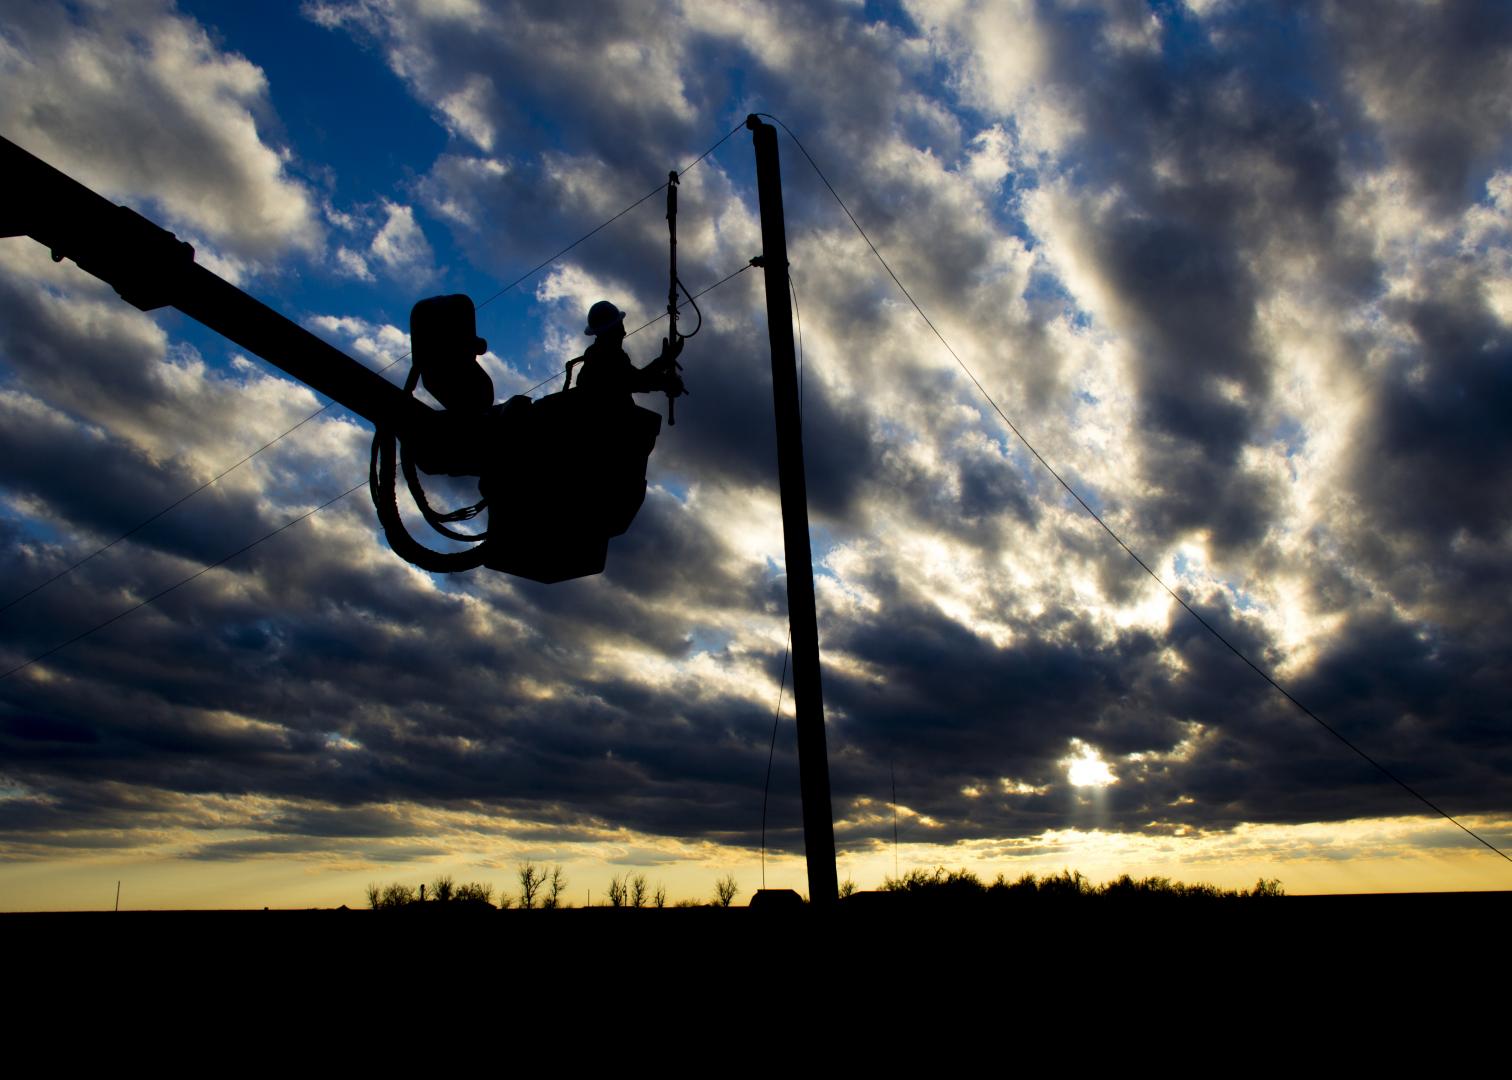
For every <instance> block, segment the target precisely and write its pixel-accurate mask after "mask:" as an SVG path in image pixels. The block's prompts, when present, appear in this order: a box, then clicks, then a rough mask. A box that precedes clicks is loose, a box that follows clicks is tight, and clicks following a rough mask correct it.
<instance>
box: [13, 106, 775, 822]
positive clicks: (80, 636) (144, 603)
mask: <svg viewBox="0 0 1512 1080" xmlns="http://www.w3.org/2000/svg"><path fill="white" fill-rule="evenodd" d="M742 126H743V125H742ZM738 130H740V129H739V128H735V129H734V130H732V131H731V132H730V135H733V134H734V132H735V131H738ZM730 135H726V136H725V137H724V138H723V139H720V140H719V142H718V143H715V144H714V146H712V147H710V148H709V149H708V150H705V151H704V152H703V154H701V155H699V157H698V159H697V160H695V161H694V162H693V163H692V164H690V165H688V166H687V168H685V169H683V172H687V171H688V169H691V168H693V166H694V165H697V164H698V162H700V161H702V160H703V159H704V158H706V157H708V156H709V154H711V153H713V152H714V150H715V149H716V148H718V146H719V145H720V143H723V142H724V141H725V140H726V139H728V138H729V137H730ZM664 187H666V184H663V185H662V188H664ZM660 190H661V188H658V189H657V191H660ZM655 193H656V192H652V194H653V195H654V194H655ZM640 202H645V199H641V200H640ZM636 205H639V204H638V203H637V204H636ZM632 209H633V207H632ZM624 213H625V212H624V211H622V212H621V213H620V214H618V215H616V217H622V216H623V215H624ZM611 220H612V219H611ZM606 224H607V223H606ZM599 228H603V226H600V227H599ZM594 231H595V232H597V231H598V230H597V229H595V230H594ZM591 235H592V233H589V234H587V235H585V236H584V237H582V238H580V239H579V241H577V242H576V243H574V244H570V245H568V246H567V247H565V248H563V249H562V251H561V252H558V253H557V255H554V256H552V259H548V260H547V261H546V262H545V263H542V264H541V266H546V265H549V264H550V262H552V261H554V260H555V259H557V258H560V257H561V255H562V254H565V253H566V252H568V251H570V250H572V248H573V247H575V246H576V244H577V243H581V241H582V240H583V239H586V238H587V236H591ZM752 265H753V264H752V263H750V262H747V263H746V264H745V265H744V266H742V267H741V268H740V269H739V270H736V271H735V272H733V273H731V274H726V275H725V276H724V277H722V278H720V279H719V280H718V281H716V282H714V284H712V285H709V286H707V287H706V288H704V289H701V290H700V291H698V292H696V293H694V294H693V295H692V296H690V297H688V299H687V300H686V301H684V303H683V304H680V305H678V306H679V307H682V306H685V305H686V304H688V303H692V302H693V301H694V300H697V299H698V298H699V297H701V296H703V295H704V294H705V293H710V292H713V291H714V290H715V289H717V288H719V287H720V286H721V285H724V284H725V283H726V282H729V281H731V280H733V279H735V278H737V277H739V276H740V275H741V274H743V273H745V272H746V271H747V270H749V269H750V268H751V266H752ZM540 268H541V267H540V266H538V267H536V270H539V269H540ZM534 272H535V271H532V273H534ZM529 276H530V275H529V274H526V275H524V276H522V277H520V278H518V279H516V280H515V281H514V282H511V283H510V285H509V286H507V287H506V288H505V289H503V290H500V291H499V292H498V293H495V294H494V296H492V297H490V298H489V300H493V299H496V298H498V297H499V296H501V295H503V293H504V292H506V291H508V289H509V288H513V287H514V286H515V285H518V284H519V283H520V282H521V281H524V280H525V278H526V277H529ZM488 302H489V301H488V300H485V301H484V303H485V304H486V303H488ZM478 306H479V307H482V306H483V305H482V304H479V305H478ZM666 317H667V315H666V312H662V314H661V315H659V316H657V318H655V319H652V320H650V322H646V323H643V324H642V325H640V326H638V327H636V328H635V329H634V330H632V331H630V333H629V334H626V335H625V336H626V337H629V336H630V334H637V333H639V332H640V331H642V330H644V329H646V327H648V326H650V325H652V324H653V323H655V322H657V321H659V320H660V319H665V318H666ZM407 356H409V353H405V354H404V355H403V356H400V357H398V358H396V359H394V360H392V361H391V362H389V363H388V364H387V365H385V366H384V367H383V368H381V369H379V370H380V374H381V373H382V372H384V371H387V370H388V369H389V368H391V367H393V366H394V365H395V364H397V363H399V361H401V360H403V359H404V358H405V357H407ZM554 378H556V376H555V375H552V376H550V377H549V378H548V379H546V380H543V381H542V382H540V383H537V384H536V386H535V387H532V388H531V389H532V390H534V389H537V388H539V387H540V386H544V385H545V383H546V382H549V381H550V380H551V379H554ZM526 392H527V393H529V391H526ZM332 404H334V402H328V403H327V404H325V405H324V406H322V407H321V408H319V409H317V410H316V411H315V412H313V413H311V414H310V415H309V416H307V417H305V418H304V419H303V420H301V421H300V422H299V423H297V424H295V425H294V426H293V427H291V428H290V429H289V430H288V431H285V432H284V433H283V435H279V436H278V437H277V438H275V439H272V440H270V441H269V442H267V443H264V444H263V445H262V446H261V447H259V448H258V449H257V450H254V451H253V452H252V453H250V454H248V455H247V456H246V457H244V458H242V459H241V460H240V461H238V462H237V463H236V464H235V465H232V466H230V468H227V469H226V470H224V471H223V472H221V473H220V474H219V475H217V476H215V477H212V478H211V479H209V480H207V481H205V482H204V483H203V484H201V485H200V486H199V487H197V488H195V489H194V490H193V491H191V492H189V493H188V494H187V495H184V496H182V497H181V498H180V499H178V500H177V501H176V502H174V503H173V504H172V505H170V506H167V507H164V508H163V509H162V510H160V511H158V512H157V513H156V514H154V515H153V516H152V517H151V518H148V519H147V520H146V521H144V522H142V523H141V524H140V525H137V526H136V527H135V528H133V529H131V530H129V531H128V532H126V533H124V534H123V535H121V536H119V537H117V538H116V539H115V540H112V541H111V542H110V543H109V544H106V545H105V546H104V547H102V548H100V549H99V551H95V552H94V553H93V554H90V555H88V556H86V557H85V558H83V559H80V560H79V561H78V562H77V563H75V564H74V565H73V566H71V567H69V568H68V569H67V570H63V571H61V572H59V573H57V574H55V575H53V576H52V577H51V578H49V579H48V580H47V581H44V582H42V584H40V585H37V586H35V587H33V588H32V589H31V590H29V591H28V592H26V593H23V594H22V595H21V596H18V597H16V598H15V599H14V600H11V601H10V602H9V603H7V604H6V605H5V607H3V608H0V612H3V611H4V610H5V609H6V608H9V607H11V606H12V605H14V604H16V603H19V602H20V601H22V600H24V599H26V597H28V596H30V595H31V594H32V593H34V592H37V591H39V590H40V589H43V588H45V587H46V586H47V585H49V584H51V583H52V582H54V581H56V580H57V579H58V578H60V577H63V576H64V575H65V574H67V573H69V571H70V570H73V569H76V568H78V567H79V566H82V565H84V563H86V562H88V561H89V560H90V559H92V558H94V557H95V555H98V554H100V552H102V551H105V550H107V549H109V548H111V547H113V546H114V545H115V544H118V543H120V542H121V541H122V540H124V539H126V537H128V536H130V535H131V534H132V533H135V532H137V531H139V530H141V529H142V528H144V527H145V526H147V525H149V524H151V523H152V522H153V521H156V520H157V519H158V518H160V517H162V516H163V515H164V514H166V513H168V511H170V510H172V509H173V508H174V507H175V506H178V505H179V504H180V503H183V502H185V501H187V500H188V499H190V498H192V497H193V496H195V495H197V494H198V493H199V492H201V491H203V490H205V488H207V487H209V486H210V485H211V484H213V483H215V481H216V480H219V479H220V478H221V477H222V476H225V475H226V474H227V473H229V472H231V471H232V470H233V469H236V468H238V467H240V466H241V465H244V464H246V463H247V462H248V461H250V460H252V458H254V457H256V456H257V455H258V454H260V453H262V451H264V450H266V449H267V448H268V447H270V446H272V445H273V443H275V442H277V441H278V440H279V439H281V438H283V437H284V435H288V434H289V433H290V432H293V431H295V430H297V429H299V428H300V427H302V426H303V425H305V424H307V423H309V422H310V421H311V420H313V419H315V417H317V416H319V415H320V414H321V413H323V412H325V411H326V410H327V409H329V408H330V407H331V405H332ZM365 483H366V481H364V484H365ZM362 486H363V484H358V485H357V487H354V488H349V489H348V490H346V491H344V492H342V493H341V494H340V495H337V496H336V497H335V498H333V499H329V500H327V501H326V502H324V503H321V504H320V505H319V506H317V507H315V508H314V509H313V510H310V511H308V512H306V513H304V514H301V515H300V516H299V517H297V518H294V519H293V520H292V521H289V522H286V523H285V524H283V525H280V526H279V527H278V528H276V529H274V530H273V531H272V532H270V533H267V534H265V535H263V536H261V537H259V538H258V539H256V540H254V541H252V542H251V543H250V544H247V545H246V546H244V547H241V548H238V549H237V550H236V551H233V552H232V553H231V554H230V555H227V556H226V557H225V558H223V559H220V560H219V561H217V562H213V563H211V564H209V565H208V566H205V567H202V568H201V569H200V570H198V571H196V572H195V573H193V574H191V575H190V576H189V577H187V578H184V579H183V580H182V581H179V582H177V583H175V584H173V585H170V586H169V587H168V588H166V589H163V590H162V591H161V592H158V593H155V594H154V595H152V596H149V597H147V598H146V599H145V600H142V601H140V602H139V603H137V604H135V605H133V606H132V607H129V608H127V609H126V610H124V611H122V612H119V613H118V614H116V615H113V616H111V617H110V618H109V619H106V620H105V621H104V622H102V623H99V624H97V625H95V626H93V627H91V628H89V629H88V630H85V631H84V632H83V633H80V634H76V635H74V636H73V637H71V638H69V639H68V640H67V641H64V642H62V643H60V644H58V645H55V646H53V647H52V648H51V649H48V650H47V651H46V652H44V653H40V654H39V655H37V656H34V657H32V658H31V659H30V660H27V661H25V662H24V663H21V664H18V665H17V666H16V667H13V668H11V669H10V670H9V671H6V672H4V673H3V674H0V680H4V679H7V678H9V677H10V676H11V675H14V674H15V673H16V672H18V671H20V670H21V669H22V668H25V667H29V666H30V665H32V664H35V663H36V662H37V661H38V660H43V659H46V658H47V657H49V656H51V655H53V653H56V652H58V651H59V650H61V649H64V648H67V647H68V646H69V645H72V644H73V643H74V642H76V641H81V640H83V639H84V638H86V637H89V636H90V635H91V634H93V633H96V632H97V631H99V630H103V629H104V628H105V627H107V626H109V625H111V624H112V623H114V622H116V621H118V620H120V619H123V618H125V617H126V616H127V615H130V614H131V613H132V612H133V611H136V610H138V609H139V608H143V607H146V606H147V605H148V604H150V603H152V602H153V601H154V600H157V599H158V598H159V597H162V596H166V595H168V593H170V592H172V591H173V590H174V589H177V588H179V587H180V586H182V585H186V584H188V583H189V582H191V581H193V580H194V579H195V578H197V577H199V576H200V575H201V574H204V573H206V572H208V571H210V570H213V569H215V568H216V567H217V566H220V565H222V564H223V563H226V562H228V561H230V560H231V559H234V558H235V557H236V556H238V555H240V554H241V553H242V552H244V551H249V550H251V549H252V548H254V547H256V546H257V545H258V544H261V543H262V542H263V541H264V540H268V539H270V538H271V537H273V536H276V535H277V534H279V533H280V532H283V530H284V529H287V528H288V527H289V526H291V525H294V524H297V523H298V522H300V521H303V520H304V519H305V518H307V517H310V516H311V515H313V514H317V513H319V512H320V511H321V510H324V509H325V508H326V507H328V506H330V505H332V504H333V503H337V502H340V501H341V500H342V499H344V498H346V497H347V496H348V495H350V494H352V492H354V491H356V490H357V489H358V488H361V487H362ZM785 670H786V661H785V660H784V671H785ZM778 707H779V709H780V708H781V702H780V700H779V702H778ZM764 822H765V810H764V809H763V823H764Z"/></svg>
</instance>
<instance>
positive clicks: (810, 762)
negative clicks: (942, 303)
mask: <svg viewBox="0 0 1512 1080" xmlns="http://www.w3.org/2000/svg"><path fill="white" fill-rule="evenodd" d="M746 127H748V128H750V129H751V132H752V134H753V136H754V142H755V146H756V191H757V195H758V196H759V198H760V200H761V263H762V269H763V271H765V274H766V300H767V334H768V337H769V339H770V340H771V344H772V400H773V403H774V404H775V406H776V414H777V477H778V483H779V484H780V485H781V491H782V538H783V550H784V554H785V556H786V558H787V592H788V625H789V627H790V628H791V630H792V635H793V700H794V702H795V703H796V705H797V708H798V785H799V789H800V790H801V792H802V794H803V847H804V852H805V853H806V855H807V856H808V879H809V903H811V904H814V905H815V906H817V907H822V908H828V907H833V906H834V904H835V903H836V901H837V900H838V899H839V882H838V881H837V875H836V873H835V820H834V815H833V813H832V811H831V809H830V785H829V752H828V750H827V749H826V747H825V740H824V690H823V688H822V687H821V686H820V681H819V624H818V619H817V618H816V617H815V614H814V567H813V555H812V553H811V552H810V550H809V531H808V486H807V484H806V483H805V481H804V476H803V428H802V426H801V424H800V417H799V412H798V365H797V362H796V361H795V359H794V356H793V306H792V303H791V302H790V301H789V299H788V262H787V225H786V222H785V221H784V219H783V214H782V169H781V167H780V165H779V163H778V160H777V129H776V128H774V127H772V125H770V124H766V123H763V122H762V121H761V120H760V119H758V118H757V117H756V116H755V115H751V116H748V117H746Z"/></svg>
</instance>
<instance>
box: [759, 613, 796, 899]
mask: <svg viewBox="0 0 1512 1080" xmlns="http://www.w3.org/2000/svg"><path fill="white" fill-rule="evenodd" d="M792 652H793V635H792V632H791V631H789V633H788V640H787V648H785V649H783V650H782V676H781V678H779V679H778V680H777V707H776V708H775V709H773V710H772V744H771V745H770V746H769V747H767V767H766V782H765V783H763V784H762V785H761V887H762V888H763V889H764V888H766V826H767V796H768V795H769V794H770V793H771V790H772V759H773V758H774V757H776V755H777V722H778V720H779V719H780V718H781V716H782V691H783V690H784V689H785V688H786V687H787V669H788V658H789V657H790V656H791V655H792Z"/></svg>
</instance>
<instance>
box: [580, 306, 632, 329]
mask: <svg viewBox="0 0 1512 1080" xmlns="http://www.w3.org/2000/svg"><path fill="white" fill-rule="evenodd" d="M624 320H625V313H624V312H623V311H621V310H620V309H619V308H617V307H615V306H614V305H613V304H611V303H610V302H609V301H607V300H600V301H599V302H598V303H596V304H594V305H593V306H592V307H591V308H589V309H588V329H586V330H584V331H583V333H585V334H593V335H598V334H602V333H603V332H604V331H605V330H611V329H613V328H614V327H615V326H616V325H617V324H619V323H621V322H624Z"/></svg>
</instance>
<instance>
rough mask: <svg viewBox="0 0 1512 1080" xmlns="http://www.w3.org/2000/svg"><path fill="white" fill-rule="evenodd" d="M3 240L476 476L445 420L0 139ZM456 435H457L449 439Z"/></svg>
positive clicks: (145, 224)
mask: <svg viewBox="0 0 1512 1080" xmlns="http://www.w3.org/2000/svg"><path fill="white" fill-rule="evenodd" d="M0 177H3V178H4V183H5V186H6V189H7V192H8V193H7V195H6V197H5V205H4V206H0V236H30V237H31V238H32V239H34V240H36V241H37V242H39V243H41V244H44V245H46V246H47V247H48V248H49V249H51V251H52V255H53V258H54V259H55V260H57V261H62V260H63V259H65V258H69V259H72V260H74V262H76V263H77V264H78V265H79V267H80V268H81V269H83V270H87V271H88V272H89V273H91V274H93V275H94V276H95V277H98V278H100V279H101V280H103V281H105V282H107V283H108V284H109V285H110V286H111V287H112V288H114V289H115V291H116V292H117V293H119V294H120V296H121V298H122V299H123V300H125V301H127V302H128V303H130V304H133V305H135V306H136V307H138V308H140V309H141V310H143V311H151V310H152V309H154V308H159V307H168V306H171V307H176V308H178V309H179V310H180V311H182V312H183V313H184V314H185V315H188V316H189V317H190V318H192V319H195V320H197V321H198V322H201V323H203V324H204V325H205V326H207V327H209V328H210V329H211V330H214V331H215V332H216V333H218V334H221V335H223V336H225V337H227V338H229V339H230V340H232V341H234V342H236V343H237V344H238V345H240V346H241V347H242V348H244V349H246V350H248V351H249V352H252V353H254V354H256V355H257V356H260V357H262V358H263V359H264V360H266V361H267V362H268V363H270V364H272V365H273V366H274V367H276V368H279V369H280V370H282V371H285V372H287V373H288V374H289V375H292V376H293V377H294V378H296V379H298V380H299V381H300V382H302V383H305V384H306V385H308V386H309V387H310V388H311V389H313V390H315V391H316V392H317V393H321V394H325V395H326V396H327V397H330V398H333V399H334V400H336V401H337V402H339V403H340V404H342V405H344V406H346V407H347V408H348V409H351V410H352V411H353V412H355V413H357V414H358V415H359V416H362V417H364V418H366V419H367V420H369V421H371V422H372V423H373V424H374V425H376V426H379V427H383V428H388V429H391V430H393V431H394V432H395V434H397V435H398V436H399V438H401V439H403V440H404V441H405V443H406V445H409V446H412V447H414V449H415V451H416V458H417V461H419V463H420V466H421V468H423V469H425V470H426V471H427V472H449V473H476V472H477V471H478V470H477V469H476V468H472V467H470V466H471V465H473V464H474V463H473V462H470V461H468V460H466V458H468V457H471V456H472V455H471V453H470V452H469V451H467V450H466V449H464V445H465V443H466V441H467V440H459V439H457V438H456V435H457V432H456V431H455V424H456V423H457V419H456V418H455V417H452V418H450V421H449V423H450V424H451V425H452V430H450V431H447V430H445V429H444V427H443V424H442V419H443V414H442V413H439V412H437V411H436V410H434V409H432V408H430V407H429V406H428V405H426V404H425V403H424V402H422V401H420V400H419V399H418V398H415V397H413V396H411V395H410V394H407V393H405V391H404V390H402V389H401V388H399V387H398V386H395V385H394V384H392V383H390V382H388V381H387V380H385V379H384V378H383V377H382V376H380V375H378V374H376V373H374V372H373V371H371V370H369V369H368V368H366V367H364V366H363V365H362V364H361V363H359V362H358V361H357V360H355V359H353V358H352V357H350V356H348V355H347V354H346V353H344V352H342V351H341V350H340V349H337V348H335V347H333V346H331V345H329V344H327V343H326V342H324V341H322V340H320V339H319V338H318V337H316V336H315V335H314V334H312V333H310V332H309V331H308V330H305V329H304V328H303V327H301V326H299V325H298V324H296V323H294V322H291V321H290V320H289V319H286V318H284V316H282V315H280V314H279V313H278V312H276V311H274V310H273V309H272V308H270V307H268V306H267V305H266V304H263V303H262V302H260V301H258V300H256V299H254V298H253V297H251V296H249V295H248V294H246V293H245V292H243V291H242V290H240V289H238V288H237V287H236V286H235V285H232V284H231V283H230V282H229V281H226V280H225V279H224V278H221V277H219V276H217V275H216V274H213V273H211V272H210V271H209V270H207V269H205V268H204V267H203V266H200V265H198V264H197V263H195V261H194V248H193V247H191V246H190V245H189V244H186V243H184V242H183V241H181V240H179V239H178V237H176V236H174V235H173V234H172V233H170V232H168V231H167V230H166V229H163V228H161V227H159V226H157V225H155V224H153V223H152V222H151V221H149V220H147V219H146V218H145V217H143V216H142V215H141V214H138V213H137V212H136V211H134V210H131V209H129V208H127V207H125V206H118V205H116V204H115V203H112V202H111V201H110V200H108V199H106V198H104V197H103V196H101V195H99V194H97V193H95V192H93V191H91V190H90V189H89V188H87V187H85V186H84V185H83V184H81V183H79V182H78V181H77V180H74V179H73V178H72V177H70V176H67V175H65V174H64V173H62V172H59V171H58V170H57V169H55V168H53V167H52V166H51V165H49V164H47V163H46V162H45V161H42V160H41V159H39V158H37V157H35V156H33V155H32V154H29V153H27V152H26V151H25V150H23V149H21V147H19V146H17V145H16V144H15V143H13V142H11V141H10V140H8V139H5V138H0ZM448 436H449V437H448Z"/></svg>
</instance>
